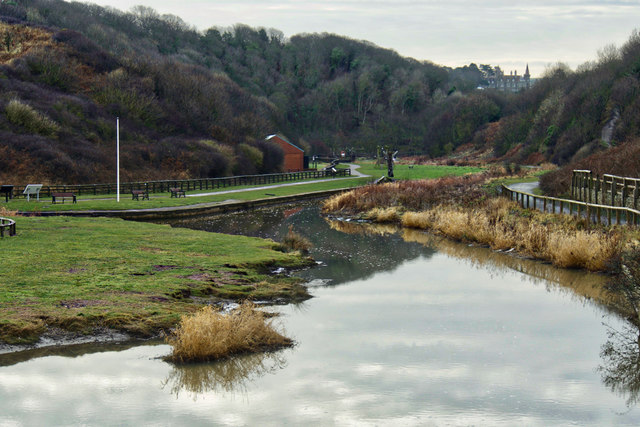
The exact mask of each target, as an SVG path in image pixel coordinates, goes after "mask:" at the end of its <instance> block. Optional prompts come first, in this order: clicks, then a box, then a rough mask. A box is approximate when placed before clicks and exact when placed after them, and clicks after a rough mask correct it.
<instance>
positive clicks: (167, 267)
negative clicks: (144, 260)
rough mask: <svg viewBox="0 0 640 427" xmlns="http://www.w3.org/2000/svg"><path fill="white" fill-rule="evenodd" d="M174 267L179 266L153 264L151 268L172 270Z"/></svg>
mask: <svg viewBox="0 0 640 427" xmlns="http://www.w3.org/2000/svg"><path fill="white" fill-rule="evenodd" d="M176 268H179V267H178V266H177V265H154V266H153V269H154V270H155V271H167V270H174V269H176Z"/></svg>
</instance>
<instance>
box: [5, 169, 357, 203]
mask: <svg viewBox="0 0 640 427" xmlns="http://www.w3.org/2000/svg"><path fill="white" fill-rule="evenodd" d="M346 176H351V170H350V169H338V170H337V171H335V172H332V171H324V170H320V171H317V170H311V171H302V172H289V173H274V174H265V175H240V176H230V177H224V178H201V179H172V180H163V181H139V182H125V183H120V192H121V193H131V190H147V191H149V192H150V193H163V192H167V193H168V192H169V188H180V189H181V190H184V191H192V190H193V191H201V190H215V189H218V188H226V187H235V186H241V185H263V184H275V183H280V182H288V181H300V180H304V179H314V178H328V177H346ZM24 187H25V185H17V186H15V187H14V188H13V197H19V196H22V192H23V191H24ZM51 193H74V194H75V195H76V196H81V195H83V194H84V195H87V194H93V195H98V194H115V193H116V184H80V185H44V186H43V187H42V189H41V190H40V195H41V196H51Z"/></svg>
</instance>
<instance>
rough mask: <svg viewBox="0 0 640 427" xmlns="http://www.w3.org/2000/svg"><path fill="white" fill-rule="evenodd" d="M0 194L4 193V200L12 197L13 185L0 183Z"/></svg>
mask: <svg viewBox="0 0 640 427" xmlns="http://www.w3.org/2000/svg"><path fill="white" fill-rule="evenodd" d="M0 194H4V197H5V201H6V202H8V201H9V199H13V185H0Z"/></svg>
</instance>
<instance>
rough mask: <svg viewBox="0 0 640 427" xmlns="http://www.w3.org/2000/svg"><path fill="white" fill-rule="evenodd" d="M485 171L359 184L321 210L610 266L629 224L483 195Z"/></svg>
mask: <svg viewBox="0 0 640 427" xmlns="http://www.w3.org/2000/svg"><path fill="white" fill-rule="evenodd" d="M488 178H489V177H488V176H487V175H485V174H478V175H474V176H467V177H461V178H441V179H439V180H430V181H412V182H407V183H392V184H385V185H381V186H367V187H362V188H358V189H355V190H352V191H350V192H347V193H343V194H340V195H337V196H334V197H332V198H330V199H328V200H327V201H326V202H325V204H324V207H323V210H324V212H325V213H331V214H341V215H345V214H346V215H355V216H360V217H363V218H366V219H370V220H373V221H376V222H395V223H398V224H401V225H403V226H405V227H411V228H418V229H423V230H430V231H434V232H437V233H440V234H442V235H445V236H447V237H450V238H453V239H456V240H461V241H468V242H474V243H478V244H482V245H486V246H489V247H491V248H493V249H497V250H515V251H517V252H518V253H521V254H523V255H526V256H529V257H533V258H537V259H542V260H545V261H549V262H551V263H553V264H555V265H557V266H560V267H569V268H585V269H588V270H591V271H606V270H610V269H611V266H613V265H615V264H616V260H617V259H619V258H620V256H621V254H622V253H623V251H624V250H625V248H626V247H628V245H629V244H630V243H631V242H634V241H637V239H638V235H637V232H636V231H633V230H629V229H623V228H619V227H616V228H612V227H609V228H607V227H600V228H592V229H589V230H587V229H586V224H585V222H584V221H583V220H581V219H577V218H575V217H571V216H564V215H554V214H548V213H542V212H538V211H530V210H524V209H522V208H520V207H519V206H518V205H517V204H516V203H514V202H510V201H508V200H505V199H502V198H496V197H493V196H492V195H491V192H490V188H491V187H490V186H488V185H487V181H488Z"/></svg>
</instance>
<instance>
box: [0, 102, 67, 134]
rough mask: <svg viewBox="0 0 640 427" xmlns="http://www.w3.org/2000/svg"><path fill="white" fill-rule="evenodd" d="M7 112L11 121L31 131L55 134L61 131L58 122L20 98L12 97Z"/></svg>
mask: <svg viewBox="0 0 640 427" xmlns="http://www.w3.org/2000/svg"><path fill="white" fill-rule="evenodd" d="M5 113H6V114H7V118H8V119H9V121H10V122H11V123H13V124H15V125H19V126H22V127H23V128H25V129H26V130H28V131H29V132H31V133H37V134H40V135H44V136H55V135H56V134H57V133H58V132H59V131H60V126H58V124H57V123H56V122H54V121H53V120H51V119H50V118H49V117H47V116H45V115H44V114H42V113H39V112H37V111H36V110H34V109H33V108H32V107H31V106H30V105H28V104H24V103H23V102H22V101H20V100H18V99H12V100H11V101H10V102H9V104H7V107H6V108H5Z"/></svg>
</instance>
